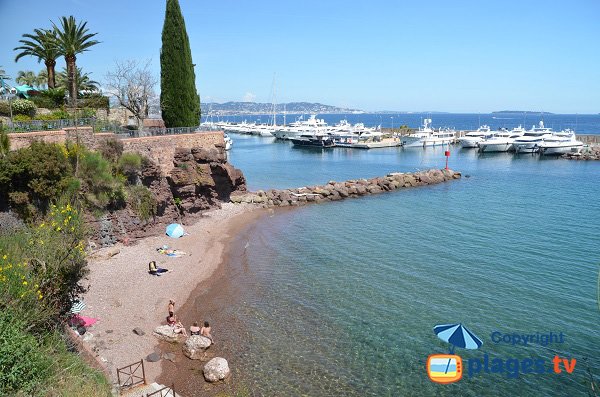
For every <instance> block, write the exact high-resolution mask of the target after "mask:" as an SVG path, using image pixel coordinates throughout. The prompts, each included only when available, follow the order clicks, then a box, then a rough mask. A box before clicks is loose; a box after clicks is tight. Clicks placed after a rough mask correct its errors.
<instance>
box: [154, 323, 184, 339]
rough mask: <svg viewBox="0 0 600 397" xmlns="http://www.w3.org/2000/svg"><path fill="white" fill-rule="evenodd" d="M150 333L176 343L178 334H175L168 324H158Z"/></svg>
mask: <svg viewBox="0 0 600 397" xmlns="http://www.w3.org/2000/svg"><path fill="white" fill-rule="evenodd" d="M152 335H154V336H155V337H156V338H158V339H159V340H164V341H166V342H171V343H173V342H175V343H176V342H178V341H179V334H176V333H175V332H174V331H173V328H172V327H171V326H170V325H159V326H158V327H156V328H155V329H154V332H153V333H152Z"/></svg>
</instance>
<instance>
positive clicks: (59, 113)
mask: <svg viewBox="0 0 600 397" xmlns="http://www.w3.org/2000/svg"><path fill="white" fill-rule="evenodd" d="M52 116H53V117H56V120H67V119H70V118H72V117H71V115H70V114H69V112H67V111H66V110H64V109H58V110H55V111H54V112H52Z"/></svg>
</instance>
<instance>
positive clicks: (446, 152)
mask: <svg viewBox="0 0 600 397" xmlns="http://www.w3.org/2000/svg"><path fill="white" fill-rule="evenodd" d="M444 156H446V169H448V157H450V150H446V151H445V152H444Z"/></svg>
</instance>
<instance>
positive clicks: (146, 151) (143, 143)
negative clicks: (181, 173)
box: [121, 131, 225, 175]
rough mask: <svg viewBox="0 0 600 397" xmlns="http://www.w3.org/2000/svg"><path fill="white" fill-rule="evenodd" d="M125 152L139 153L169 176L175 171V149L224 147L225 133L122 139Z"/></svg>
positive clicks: (210, 132)
mask: <svg viewBox="0 0 600 397" xmlns="http://www.w3.org/2000/svg"><path fill="white" fill-rule="evenodd" d="M121 142H123V147H124V150H125V151H127V152H137V153H140V154H141V155H143V156H146V157H148V158H149V159H152V160H154V161H155V162H157V163H158V164H159V165H160V168H161V172H162V174H163V175H167V174H169V173H170V172H171V170H172V169H173V167H174V165H173V158H174V157H175V149H176V148H182V149H192V148H204V149H210V148H212V147H214V146H215V145H217V146H224V145H225V142H224V140H223V131H206V132H198V133H194V134H179V135H161V136H148V137H140V138H126V139H122V140H121Z"/></svg>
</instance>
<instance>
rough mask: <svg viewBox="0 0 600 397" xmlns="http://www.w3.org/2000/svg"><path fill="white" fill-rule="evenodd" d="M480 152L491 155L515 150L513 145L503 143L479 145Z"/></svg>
mask: <svg viewBox="0 0 600 397" xmlns="http://www.w3.org/2000/svg"><path fill="white" fill-rule="evenodd" d="M478 146H479V151H480V152H482V153H491V152H509V151H511V150H512V149H513V144H512V143H510V142H502V143H500V142H499V143H484V142H480V143H479V145H478Z"/></svg>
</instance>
